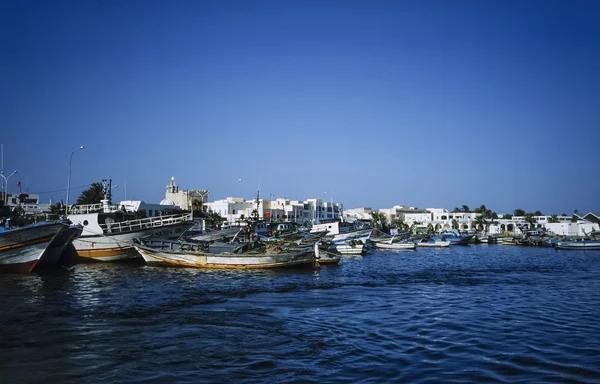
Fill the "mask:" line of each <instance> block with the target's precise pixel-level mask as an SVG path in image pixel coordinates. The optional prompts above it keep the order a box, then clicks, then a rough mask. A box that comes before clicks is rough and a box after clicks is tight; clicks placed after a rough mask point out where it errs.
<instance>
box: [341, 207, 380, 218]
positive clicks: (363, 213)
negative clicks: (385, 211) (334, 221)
mask: <svg viewBox="0 0 600 384" xmlns="http://www.w3.org/2000/svg"><path fill="white" fill-rule="evenodd" d="M371 213H373V209H371V208H368V207H363V208H351V209H347V210H345V211H344V215H343V217H344V220H347V221H353V220H371V219H372V218H373V216H371Z"/></svg>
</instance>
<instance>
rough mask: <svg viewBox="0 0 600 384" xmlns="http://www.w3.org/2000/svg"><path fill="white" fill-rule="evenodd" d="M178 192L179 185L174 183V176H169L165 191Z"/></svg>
mask: <svg viewBox="0 0 600 384" xmlns="http://www.w3.org/2000/svg"><path fill="white" fill-rule="evenodd" d="M177 192H179V187H178V186H177V184H175V177H171V182H170V183H169V185H167V193H177Z"/></svg>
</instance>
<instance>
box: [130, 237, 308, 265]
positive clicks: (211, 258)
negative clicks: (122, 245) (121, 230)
mask: <svg viewBox="0 0 600 384" xmlns="http://www.w3.org/2000/svg"><path fill="white" fill-rule="evenodd" d="M135 248H136V249H137V251H138V252H139V253H140V254H141V255H142V257H143V258H144V260H145V261H146V263H148V264H156V265H163V266H181V267H196V268H225V269H227V268H230V269H265V268H284V267H298V266H313V265H314V263H315V253H314V249H313V246H312V245H311V246H306V247H293V248H282V247H280V246H279V245H277V246H272V247H271V246H267V245H265V244H262V243H260V242H242V243H236V242H231V243H216V242H215V243H208V242H202V243H189V242H179V241H170V240H154V239H136V244H135Z"/></svg>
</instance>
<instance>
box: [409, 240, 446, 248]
mask: <svg viewBox="0 0 600 384" xmlns="http://www.w3.org/2000/svg"><path fill="white" fill-rule="evenodd" d="M449 246H450V242H449V241H435V242H424V243H417V247H430V248H446V247H449Z"/></svg>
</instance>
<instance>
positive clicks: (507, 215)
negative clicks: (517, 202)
mask: <svg viewBox="0 0 600 384" xmlns="http://www.w3.org/2000/svg"><path fill="white" fill-rule="evenodd" d="M502 218H503V219H506V220H510V219H512V218H513V215H511V214H510V213H506V214H504V215H503V216H502Z"/></svg>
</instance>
